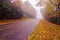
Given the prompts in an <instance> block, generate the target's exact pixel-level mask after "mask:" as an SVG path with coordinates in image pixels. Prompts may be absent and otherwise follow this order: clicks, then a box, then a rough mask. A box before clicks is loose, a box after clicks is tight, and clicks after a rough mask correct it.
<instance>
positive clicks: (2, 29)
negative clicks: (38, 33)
mask: <svg viewBox="0 0 60 40" xmlns="http://www.w3.org/2000/svg"><path fill="white" fill-rule="evenodd" d="M38 22H39V19H30V20H25V21H22V22H21V21H20V22H16V23H11V24H5V25H0V40H28V36H29V35H30V34H31V33H32V32H33V30H34V29H35V27H36V26H37V24H38Z"/></svg>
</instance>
